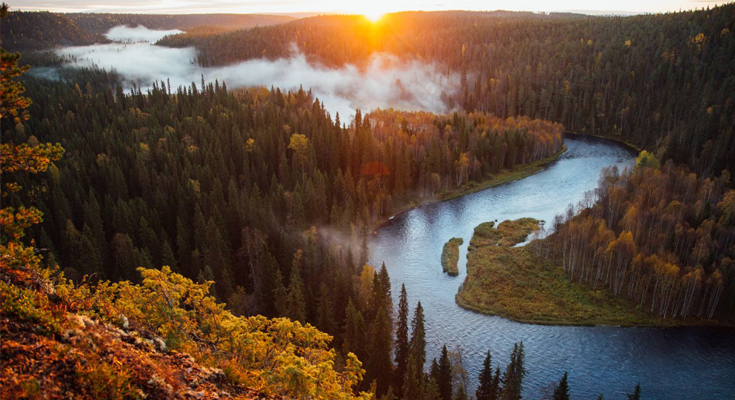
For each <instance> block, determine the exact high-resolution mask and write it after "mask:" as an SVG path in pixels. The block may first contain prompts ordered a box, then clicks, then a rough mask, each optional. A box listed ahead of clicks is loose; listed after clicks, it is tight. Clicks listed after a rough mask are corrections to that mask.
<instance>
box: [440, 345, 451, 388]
mask: <svg viewBox="0 0 735 400" xmlns="http://www.w3.org/2000/svg"><path fill="white" fill-rule="evenodd" d="M437 384H438V385H439V393H440V394H441V397H442V399H444V400H452V393H453V389H452V363H451V361H449V351H447V346H446V345H444V347H442V354H441V357H440V358H439V379H437Z"/></svg>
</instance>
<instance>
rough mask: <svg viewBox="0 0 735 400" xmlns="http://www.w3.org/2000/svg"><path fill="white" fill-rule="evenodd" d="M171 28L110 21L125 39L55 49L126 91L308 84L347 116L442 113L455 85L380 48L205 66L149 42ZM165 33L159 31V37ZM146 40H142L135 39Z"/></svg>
mask: <svg viewBox="0 0 735 400" xmlns="http://www.w3.org/2000/svg"><path fill="white" fill-rule="evenodd" d="M164 32H166V33H165V34H169V32H171V31H153V30H149V29H147V28H145V27H142V26H139V27H137V28H128V27H116V28H113V29H112V30H110V32H108V34H107V35H108V37H109V38H111V39H113V38H117V39H114V40H117V41H122V42H124V43H112V44H100V45H92V46H79V47H67V48H63V49H60V50H58V51H57V53H58V54H59V55H60V56H63V57H65V58H66V59H67V60H68V62H67V65H69V66H76V67H91V66H96V67H99V68H103V69H106V70H114V71H116V72H117V73H119V74H120V75H121V76H122V77H123V79H124V83H125V85H126V88H127V89H130V88H132V87H133V86H134V85H135V86H137V87H139V88H142V89H146V88H148V87H150V86H151V85H152V84H153V82H155V81H162V80H163V81H165V80H169V81H170V84H171V87H179V86H182V85H190V84H191V83H192V82H195V83H197V84H198V83H199V82H200V81H201V78H202V76H203V77H204V79H205V81H207V82H214V81H215V80H218V81H219V82H225V83H226V84H227V86H228V87H229V88H236V87H242V86H266V87H271V86H273V87H278V88H281V89H284V90H298V89H299V87H303V89H304V90H309V89H311V91H312V93H313V94H314V96H315V97H317V98H318V99H319V100H320V101H322V102H323V103H324V106H325V108H326V109H327V110H329V111H330V113H332V115H334V114H335V113H337V112H339V114H340V116H342V117H343V118H344V117H346V116H353V115H354V114H355V110H356V109H357V108H360V109H363V110H372V109H374V108H378V107H379V108H390V107H392V108H395V109H400V110H406V111H418V110H423V111H431V112H447V111H450V110H449V107H448V106H447V104H446V103H445V101H443V99H444V98H447V96H449V95H451V94H453V93H454V91H455V90H456V88H457V87H458V86H459V77H458V76H457V75H456V74H451V75H446V74H442V73H440V72H439V69H438V67H437V66H436V65H431V64H425V63H421V62H418V61H411V62H401V61H399V60H398V59H397V58H396V57H395V56H392V55H388V54H378V55H375V56H373V58H372V59H371V61H370V63H369V64H368V65H367V66H366V67H365V68H362V69H358V68H357V67H355V66H352V65H347V66H344V67H341V68H327V67H324V66H321V65H315V64H312V63H309V62H307V60H306V57H305V56H304V55H303V54H301V53H300V52H298V50H297V49H294V52H293V54H292V55H291V57H289V58H283V59H278V60H273V61H271V60H265V59H258V60H250V61H244V62H241V63H238V64H234V65H230V66H225V67H216V68H203V67H200V66H199V65H198V64H197V62H196V58H197V54H196V50H195V49H194V48H192V47H190V48H167V47H162V46H156V45H153V44H151V42H153V41H154V39H155V38H156V37H163V36H165V34H164ZM161 35H163V36H161ZM141 38H145V39H141Z"/></svg>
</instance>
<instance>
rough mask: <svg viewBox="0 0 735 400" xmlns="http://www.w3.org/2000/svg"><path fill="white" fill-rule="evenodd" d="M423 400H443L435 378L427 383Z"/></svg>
mask: <svg viewBox="0 0 735 400" xmlns="http://www.w3.org/2000/svg"><path fill="white" fill-rule="evenodd" d="M434 361H436V360H434ZM423 400H441V395H440V394H439V385H437V384H436V380H435V379H434V378H429V379H428V380H427V381H426V385H425V387H424V397H423Z"/></svg>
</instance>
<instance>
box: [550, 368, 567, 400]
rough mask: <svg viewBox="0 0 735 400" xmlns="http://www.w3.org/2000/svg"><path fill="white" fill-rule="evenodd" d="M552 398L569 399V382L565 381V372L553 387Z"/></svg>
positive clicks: (557, 399) (558, 399) (556, 399)
mask: <svg viewBox="0 0 735 400" xmlns="http://www.w3.org/2000/svg"><path fill="white" fill-rule="evenodd" d="M554 400H569V383H568V382H567V372H566V371H565V372H564V376H563V377H562V378H561V380H560V381H559V385H557V386H556V389H554Z"/></svg>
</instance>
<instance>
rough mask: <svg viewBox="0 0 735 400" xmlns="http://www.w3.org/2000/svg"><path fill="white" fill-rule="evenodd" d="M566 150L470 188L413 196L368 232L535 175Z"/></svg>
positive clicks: (382, 218)
mask: <svg viewBox="0 0 735 400" xmlns="http://www.w3.org/2000/svg"><path fill="white" fill-rule="evenodd" d="M566 151H567V146H566V145H562V148H561V150H559V152H557V153H556V154H553V155H551V156H549V157H547V158H543V159H541V160H538V161H535V162H533V163H530V164H525V165H523V166H521V167H519V168H518V169H515V170H509V171H508V170H506V171H502V172H500V173H498V174H496V175H495V176H493V177H492V178H490V179H486V180H484V181H482V182H478V183H476V184H475V186H473V187H470V188H464V189H462V188H460V189H459V190H453V191H450V192H444V193H443V194H440V195H434V196H431V197H423V198H421V197H413V198H411V199H410V200H408V201H406V202H405V204H402V205H400V206H398V207H396V211H395V212H393V213H391V214H390V215H388V216H386V217H381V218H378V220H377V221H375V222H374V223H373V224H372V225H371V226H370V230H369V231H368V234H370V233H372V234H375V231H376V230H377V229H379V228H381V227H382V226H383V225H385V224H387V223H389V222H390V221H391V220H392V219H393V218H395V217H397V216H399V215H401V214H404V213H407V212H409V211H411V210H413V209H415V208H419V207H423V206H426V205H429V204H434V203H441V202H444V201H449V200H453V199H456V198H459V197H462V196H467V195H469V194H473V193H477V192H480V191H483V190H485V189H490V188H494V187H496V186H500V185H502V184H504V183H509V182H514V181H518V180H521V179H525V178H528V177H529V176H532V175H535V174H537V173H539V172H542V171H543V170H545V169H546V168H547V167H548V166H549V164H551V163H553V162H555V161H556V160H558V159H559V157H561V156H562V155H563V154H564V153H566ZM463 186H464V185H463Z"/></svg>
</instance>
